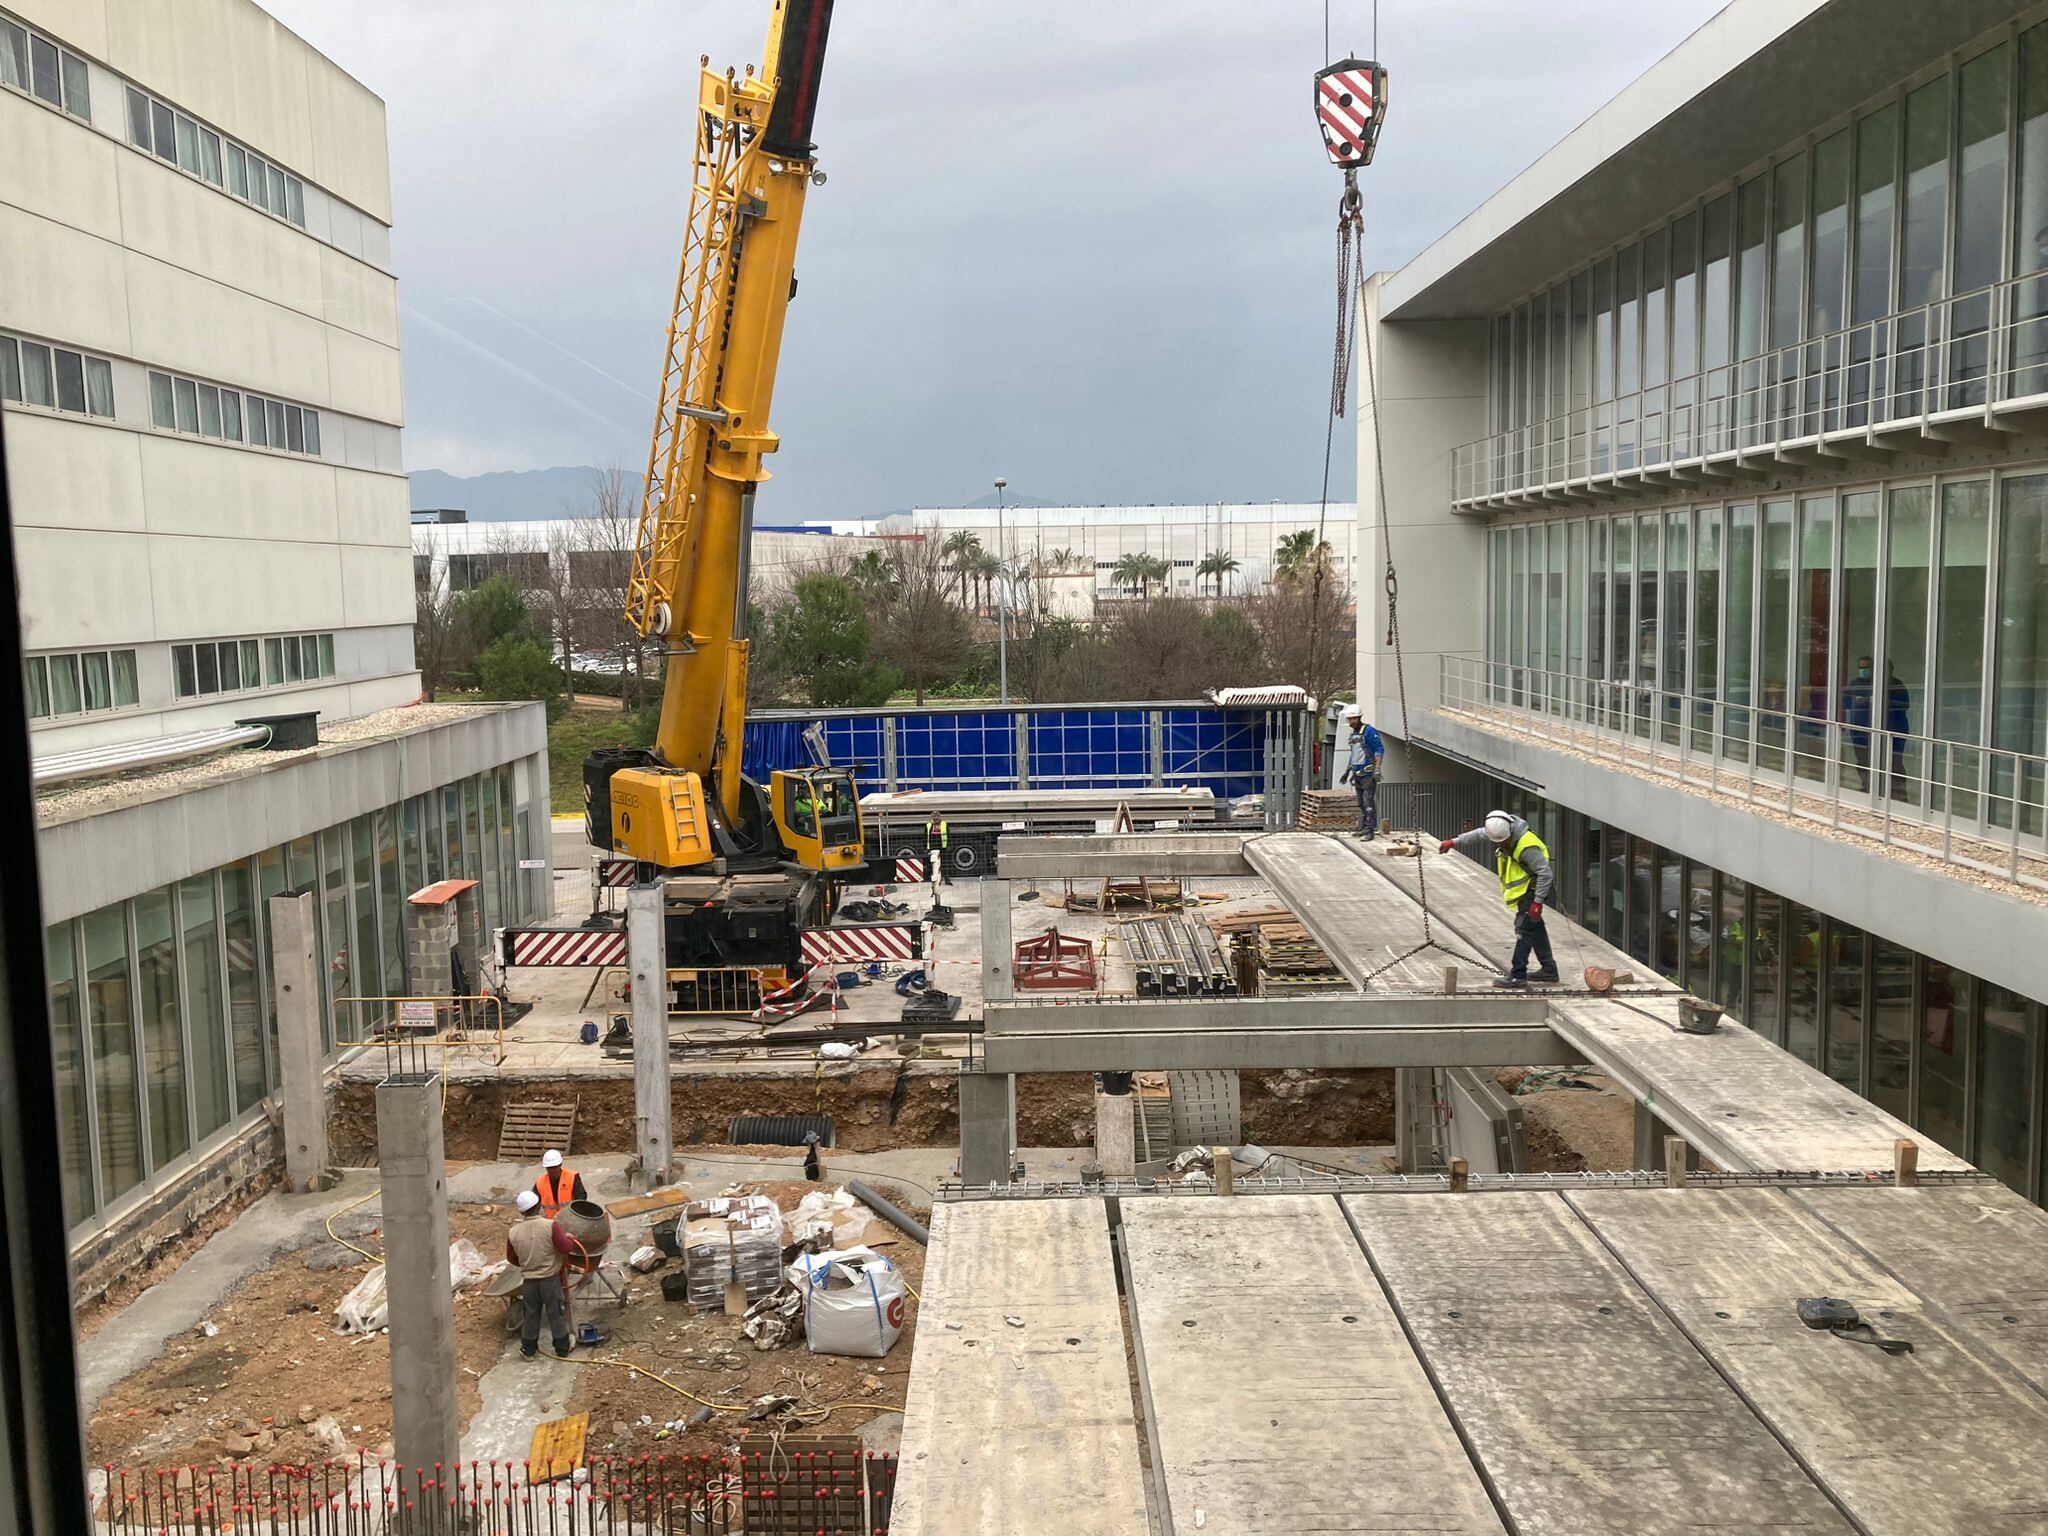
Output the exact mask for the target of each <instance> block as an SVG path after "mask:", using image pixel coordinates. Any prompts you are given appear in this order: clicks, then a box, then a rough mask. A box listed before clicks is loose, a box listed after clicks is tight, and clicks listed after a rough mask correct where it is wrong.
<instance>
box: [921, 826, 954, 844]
mask: <svg viewBox="0 0 2048 1536" xmlns="http://www.w3.org/2000/svg"><path fill="white" fill-rule="evenodd" d="M949 830H950V828H949V825H948V823H946V822H943V821H940V822H929V821H928V822H926V823H925V828H924V836H925V845H926V846H927V847H930V848H944V847H945V846H946V840H947V836H948V833H949Z"/></svg>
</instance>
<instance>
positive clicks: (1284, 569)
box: [1273, 528, 1329, 581]
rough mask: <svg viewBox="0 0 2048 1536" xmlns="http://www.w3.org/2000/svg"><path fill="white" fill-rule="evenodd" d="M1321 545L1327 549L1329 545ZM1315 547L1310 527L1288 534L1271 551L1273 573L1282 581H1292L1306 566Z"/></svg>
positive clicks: (1313, 535) (1313, 553)
mask: <svg viewBox="0 0 2048 1536" xmlns="http://www.w3.org/2000/svg"><path fill="white" fill-rule="evenodd" d="M1322 547H1323V548H1325V549H1327V548H1328V547H1329V546H1328V545H1324V546H1322ZM1316 548H1317V544H1316V536H1315V533H1314V531H1313V530H1312V529H1308V528H1302V529H1299V530H1297V531H1296V532H1294V533H1290V534H1288V535H1287V537H1286V538H1284V539H1282V540H1281V541H1280V545H1279V547H1278V548H1277V549H1276V550H1275V551H1274V552H1273V574H1274V575H1275V576H1277V577H1279V578H1280V580H1282V581H1292V580H1293V579H1294V578H1295V577H1296V576H1299V575H1300V574H1301V573H1302V571H1303V570H1304V569H1305V568H1306V567H1307V565H1308V563H1309V561H1310V560H1311V559H1312V558H1313V557H1314V555H1315V552H1316Z"/></svg>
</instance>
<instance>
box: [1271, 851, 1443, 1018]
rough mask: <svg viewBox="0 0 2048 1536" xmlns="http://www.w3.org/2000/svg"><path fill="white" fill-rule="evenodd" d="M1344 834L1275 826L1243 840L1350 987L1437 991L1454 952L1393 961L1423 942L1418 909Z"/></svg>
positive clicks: (1388, 861) (1399, 860)
mask: <svg viewBox="0 0 2048 1536" xmlns="http://www.w3.org/2000/svg"><path fill="white" fill-rule="evenodd" d="M1348 841H1349V840H1348V839H1343V838H1337V837H1326V836H1324V835H1323V834H1322V833H1319V832H1275V833H1273V834H1271V835H1270V836H1267V837H1261V838H1258V839H1256V840H1254V841H1252V842H1249V843H1247V844H1245V850H1244V851H1245V858H1246V859H1247V860H1249V861H1250V863H1251V866H1252V867H1253V868H1254V869H1256V870H1257V871H1258V872H1259V873H1260V874H1261V875H1263V876H1265V877H1266V879H1267V880H1269V881H1270V882H1272V886H1273V889H1274V890H1275V891H1276V892H1277V893H1278V894H1279V897H1280V899H1281V900H1282V901H1283V902H1285V903H1286V904H1287V907H1288V909H1289V910H1290V911H1292V912H1293V913H1294V915H1295V916H1296V917H1298V918H1300V919H1301V921H1302V925H1303V926H1304V927H1306V928H1307V929H1308V931H1309V932H1310V933H1311V934H1313V935H1314V936H1315V939H1316V942H1317V943H1318V944H1320V945H1322V947H1323V950H1324V952H1325V953H1327V954H1328V955H1329V957H1330V959H1331V961H1332V962H1334V963H1335V965H1336V966H1337V968H1338V969H1339V970H1341V971H1342V972H1343V973H1344V974H1345V975H1346V976H1347V977H1349V978H1350V979H1351V983H1352V985H1353V986H1357V987H1365V986H1371V987H1372V988H1374V989H1375V990H1378V991H1389V992H1397V991H1408V992H1436V991H1440V990H1441V989H1442V986H1443V968H1444V965H1445V963H1446V962H1447V961H1449V960H1450V959H1451V957H1450V956H1449V955H1445V954H1440V953H1438V952H1436V951H1434V950H1427V951H1424V952H1423V953H1421V954H1418V955H1413V956H1410V957H1409V958H1407V959H1405V960H1396V958H1395V957H1396V956H1398V955H1401V954H1403V953H1404V952H1405V951H1407V950H1409V949H1412V948H1414V947H1415V946H1416V945H1417V944H1420V943H1421V942H1422V914H1421V911H1420V909H1418V908H1417V906H1416V904H1415V903H1414V902H1413V901H1411V900H1410V899H1409V898H1408V897H1407V895H1406V894H1405V893H1403V892H1402V891H1401V890H1400V889H1399V888H1398V887H1396V886H1394V885H1392V884H1390V883H1389V882H1387V881H1385V880H1379V879H1374V878H1373V874H1372V870H1371V869H1370V868H1368V867H1367V866H1366V865H1365V864H1364V863H1362V862H1361V861H1360V860H1359V858H1358V857H1357V856H1356V855H1354V854H1353V853H1352V852H1350V850H1349V849H1348V848H1347V847H1346V843H1347V842H1348ZM1385 862H1387V863H1413V862H1414V861H1413V860H1401V859H1390V860H1386V861H1385ZM1383 967H1384V969H1383ZM1467 968H1468V969H1469V966H1468V967H1467ZM1369 976H1370V977H1372V980H1371V981H1370V982H1368V981H1367V979H1366V978H1367V977H1369Z"/></svg>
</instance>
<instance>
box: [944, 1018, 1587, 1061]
mask: <svg viewBox="0 0 2048 1536" xmlns="http://www.w3.org/2000/svg"><path fill="white" fill-rule="evenodd" d="M981 1056H982V1062H983V1065H984V1066H985V1067H986V1069H987V1070H988V1071H990V1072H1127V1071H1128V1072H1163V1071H1174V1070H1189V1069H1197V1068H1213V1069H1216V1070H1229V1069H1233V1068H1244V1067H1304V1068H1314V1069H1320V1070H1328V1071H1338V1070H1347V1069H1355V1068H1362V1067H1567V1066H1576V1065H1579V1064H1581V1063H1582V1061H1583V1060H1584V1057H1583V1053H1581V1052H1579V1051H1575V1050H1574V1049H1572V1047H1570V1046H1569V1045H1566V1044H1565V1043H1564V1042H1563V1041H1562V1040H1560V1039H1559V1038H1558V1037H1557V1035H1556V1034H1555V1033H1553V1032H1552V1031H1551V1030H1549V1029H1547V1028H1545V1027H1544V1026H1542V1025H1540V1024H1514V1025H1500V1024H1496V1025H1481V1026H1477V1027H1468V1028H1458V1027H1455V1026H1440V1027H1434V1028H1432V1027H1421V1028H1412V1029H1405V1028H1401V1027H1398V1026H1379V1027H1372V1026H1367V1027H1363V1028H1348V1029H1347V1028H1344V1027H1341V1026H1339V1027H1335V1028H1326V1029H1315V1028H1308V1029H1242V1028H1231V1027H1229V1026H1227V1025H1226V1026H1224V1027H1221V1028H1217V1029H1200V1030H1167V1029H1137V1030H1118V1029H1103V1030H1086V1031H1072V1030H1054V1031H1046V1032H1042V1033H1032V1032H1028V1031H1012V1032H1008V1033H1004V1034H1000V1035H988V1036H985V1037H984V1038H983V1040H982V1051H981Z"/></svg>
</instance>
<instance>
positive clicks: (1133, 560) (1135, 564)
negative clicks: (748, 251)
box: [1109, 552, 1149, 593]
mask: <svg viewBox="0 0 2048 1536" xmlns="http://www.w3.org/2000/svg"><path fill="white" fill-rule="evenodd" d="M1147 558H1149V557H1147V556H1145V555H1142V554H1137V553H1135V552H1134V553H1132V554H1128V555H1119V556H1118V557H1117V562H1116V564H1115V565H1114V566H1112V567H1111V568H1110V572H1109V579H1110V580H1111V581H1113V582H1115V583H1116V584H1117V585H1118V586H1120V587H1128V588H1129V589H1130V590H1131V591H1132V592H1133V593H1135V592H1136V591H1137V590H1138V589H1139V588H1140V587H1141V586H1142V585H1143V584H1144V582H1145V579H1146V574H1147V573H1146V569H1145V561H1146V560H1147Z"/></svg>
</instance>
